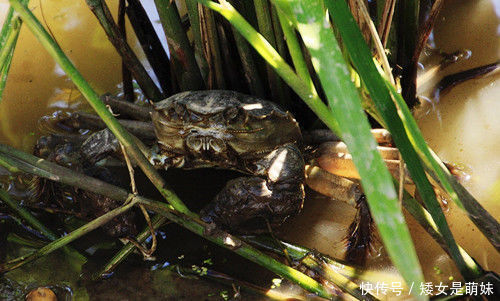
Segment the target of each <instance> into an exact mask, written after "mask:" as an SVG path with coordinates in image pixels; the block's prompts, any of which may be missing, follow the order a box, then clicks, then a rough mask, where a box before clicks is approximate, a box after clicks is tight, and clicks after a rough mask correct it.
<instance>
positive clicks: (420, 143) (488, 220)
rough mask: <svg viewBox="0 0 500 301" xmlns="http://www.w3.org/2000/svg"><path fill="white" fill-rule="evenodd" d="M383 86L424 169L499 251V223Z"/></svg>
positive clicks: (401, 102)
mask: <svg viewBox="0 0 500 301" xmlns="http://www.w3.org/2000/svg"><path fill="white" fill-rule="evenodd" d="M386 86H387V87H388V88H389V90H390V91H391V94H392V96H393V98H394V100H395V101H396V104H397V106H398V114H399V117H400V118H401V120H402V121H403V124H404V125H405V129H406V133H407V134H408V137H409V139H410V141H411V143H412V145H413V146H414V148H415V150H416V151H417V153H418V154H419V156H420V158H421V159H422V161H423V163H424V164H425V167H426V169H427V171H429V172H430V174H431V175H433V176H435V178H436V179H437V180H438V181H439V182H440V184H441V185H442V187H443V188H444V190H445V191H446V193H448V195H449V196H450V198H451V199H452V200H453V201H454V202H455V203H456V204H457V205H458V206H459V207H460V208H462V209H463V210H464V211H465V212H466V213H467V215H468V216H469V218H470V219H471V221H472V222H473V223H474V224H475V225H476V226H477V227H478V229H479V230H480V231H481V232H482V233H483V234H484V236H485V237H486V238H487V239H488V240H489V242H490V243H491V244H492V245H493V247H495V248H496V249H497V250H498V251H500V224H499V223H498V222H497V221H496V219H495V218H494V217H493V216H491V214H489V213H488V211H486V210H485V209H484V208H483V207H482V206H481V204H479V202H478V201H477V200H476V199H474V197H473V196H472V195H471V194H470V193H469V192H468V191H467V190H466V189H465V188H464V187H463V186H462V185H461V184H460V183H458V181H457V180H456V179H455V178H454V177H453V176H452V175H451V174H450V172H449V171H448V170H447V169H446V167H445V166H444V164H443V163H442V162H441V161H440V160H439V158H438V157H437V156H436V154H434V153H433V152H432V150H431V149H430V148H429V147H428V146H427V143H426V142H425V140H424V138H423V136H422V133H421V132H420V129H419V128H418V125H417V122H416V121H415V119H413V116H412V114H411V112H410V109H409V108H408V106H407V105H406V103H405V101H404V99H403V97H402V96H401V95H400V94H399V93H398V92H397V91H396V89H395V88H394V87H393V86H392V85H391V84H390V83H389V82H387V81H386Z"/></svg>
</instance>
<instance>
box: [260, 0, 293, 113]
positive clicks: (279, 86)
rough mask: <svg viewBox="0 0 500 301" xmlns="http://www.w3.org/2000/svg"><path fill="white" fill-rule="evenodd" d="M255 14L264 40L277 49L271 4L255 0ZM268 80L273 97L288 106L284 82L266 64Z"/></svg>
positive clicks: (265, 0) (266, 0)
mask: <svg viewBox="0 0 500 301" xmlns="http://www.w3.org/2000/svg"><path fill="white" fill-rule="evenodd" d="M254 7H255V13H256V15H257V23H258V24H259V31H260V32H261V33H262V35H263V36H264V38H265V39H266V40H267V41H268V42H269V44H270V45H271V47H273V48H274V49H276V36H275V33H274V30H273V22H272V19H271V4H270V3H269V1H268V0H255V1H254ZM281 55H282V54H281ZM266 70H267V80H268V84H269V88H270V89H271V96H272V98H273V99H277V100H278V102H279V103H280V104H281V105H282V106H285V105H286V98H285V95H284V94H283V91H284V87H283V81H282V80H281V79H280V78H279V76H278V75H277V74H276V73H275V72H274V71H273V68H272V67H271V66H269V65H267V64H266Z"/></svg>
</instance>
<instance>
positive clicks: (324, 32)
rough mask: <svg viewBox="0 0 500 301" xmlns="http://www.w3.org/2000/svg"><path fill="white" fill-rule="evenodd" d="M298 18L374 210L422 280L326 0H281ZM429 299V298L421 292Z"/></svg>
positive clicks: (397, 252)
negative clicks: (333, 29) (329, 17)
mask: <svg viewBox="0 0 500 301" xmlns="http://www.w3.org/2000/svg"><path fill="white" fill-rule="evenodd" d="M274 2H275V3H276V4H277V6H278V7H279V8H280V9H282V10H283V12H284V13H285V14H286V15H287V16H288V17H289V18H290V19H292V18H293V19H292V22H293V23H294V24H295V26H296V27H297V29H298V31H299V33H300V34H301V36H302V38H303V41H304V43H305V45H306V46H307V48H308V50H309V52H310V54H311V58H312V62H313V66H314V68H315V70H316V72H317V74H318V75H319V78H320V81H321V84H322V86H323V89H324V91H325V93H326V95H327V97H328V101H329V104H330V109H331V112H332V113H333V115H334V117H335V118H336V119H337V121H338V123H339V126H340V131H341V133H340V134H341V137H342V140H343V141H344V142H345V143H346V144H347V146H348V148H349V151H350V152H351V154H352V157H353V161H354V163H355V165H356V168H357V169H358V172H359V174H360V175H361V183H362V186H363V188H364V191H365V194H366V196H367V198H368V203H369V206H370V211H371V212H372V214H373V218H374V220H375V222H376V223H377V226H378V229H379V231H380V235H381V237H382V240H383V241H384V244H385V246H386V249H387V252H388V253H389V255H390V257H391V259H392V261H393V263H394V264H395V266H396V267H397V268H398V270H399V272H400V273H401V274H402V275H403V277H404V278H405V280H406V282H407V283H409V284H410V283H421V282H422V281H423V279H424V278H423V274H422V270H421V268H420V265H419V262H418V259H417V255H416V252H415V248H414V246H413V242H412V240H411V236H410V233H409V230H408V228H407V226H406V223H405V221H404V217H403V214H402V212H401V209H400V207H399V204H398V200H397V196H396V192H395V190H394V185H393V183H392V178H391V175H390V174H389V172H388V171H387V168H386V166H385V164H384V163H383V161H382V158H381V156H380V154H379V153H378V152H377V150H376V146H377V144H376V143H375V140H374V139H373V137H372V135H371V134H370V125H369V123H368V119H367V117H366V115H365V114H364V113H363V110H362V108H361V100H360V97H359V94H358V92H357V90H356V88H355V86H354V84H353V83H352V82H351V79H350V74H349V71H348V68H347V65H346V63H345V61H344V58H343V56H342V53H341V51H340V48H339V46H338V44H337V41H336V39H335V36H334V34H333V31H332V29H331V27H330V24H329V21H328V15H327V14H326V10H325V9H324V7H323V3H322V1H308V2H307V3H305V2H302V1H297V0H275V1H274ZM415 297H417V298H422V299H424V298H423V296H417V295H416V296H415Z"/></svg>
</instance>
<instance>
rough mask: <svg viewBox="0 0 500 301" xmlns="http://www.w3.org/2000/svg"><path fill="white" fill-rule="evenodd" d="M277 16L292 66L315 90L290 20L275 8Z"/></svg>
mask: <svg viewBox="0 0 500 301" xmlns="http://www.w3.org/2000/svg"><path fill="white" fill-rule="evenodd" d="M277 13H278V18H279V21H280V24H281V28H282V29H283V33H284V35H285V40H286V43H287V45H288V50H289V52H290V56H291V57H292V62H293V66H294V67H295V71H296V72H297V74H298V75H299V77H300V78H301V79H302V80H303V81H305V82H306V83H307V84H308V86H309V89H310V90H311V91H316V88H315V87H314V83H313V81H312V79H311V76H310V75H309V70H308V69H307V64H306V61H305V60H304V56H303V54H302V48H301V47H300V44H299V41H298V39H297V35H296V34H295V30H294V29H293V27H292V22H290V20H289V19H288V18H287V17H286V16H285V15H284V14H283V12H282V11H280V10H277Z"/></svg>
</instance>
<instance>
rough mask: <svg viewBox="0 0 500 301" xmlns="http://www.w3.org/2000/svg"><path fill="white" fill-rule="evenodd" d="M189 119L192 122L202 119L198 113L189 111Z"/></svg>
mask: <svg viewBox="0 0 500 301" xmlns="http://www.w3.org/2000/svg"><path fill="white" fill-rule="evenodd" d="M189 119H190V120H191V121H192V122H195V123H196V122H200V121H201V120H202V118H201V117H200V116H198V115H196V114H195V113H193V112H191V114H189Z"/></svg>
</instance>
